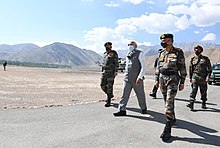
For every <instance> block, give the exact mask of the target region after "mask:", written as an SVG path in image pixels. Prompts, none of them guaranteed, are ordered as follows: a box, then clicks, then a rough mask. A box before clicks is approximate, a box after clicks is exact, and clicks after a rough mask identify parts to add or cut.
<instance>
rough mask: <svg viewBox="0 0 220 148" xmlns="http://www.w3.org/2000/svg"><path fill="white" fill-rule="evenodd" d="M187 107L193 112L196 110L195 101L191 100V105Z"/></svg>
mask: <svg viewBox="0 0 220 148" xmlns="http://www.w3.org/2000/svg"><path fill="white" fill-rule="evenodd" d="M186 106H187V107H189V108H190V110H191V111H193V110H194V100H190V102H189V104H187V105H186Z"/></svg>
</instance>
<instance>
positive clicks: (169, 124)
mask: <svg viewBox="0 0 220 148" xmlns="http://www.w3.org/2000/svg"><path fill="white" fill-rule="evenodd" d="M171 127H172V121H167V123H166V126H165V127H164V130H163V133H162V134H161V135H160V138H161V139H162V140H163V142H167V141H168V140H169V139H170V137H171Z"/></svg>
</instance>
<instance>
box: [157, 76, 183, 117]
mask: <svg viewBox="0 0 220 148" xmlns="http://www.w3.org/2000/svg"><path fill="white" fill-rule="evenodd" d="M159 81H160V90H161V92H162V94H163V98H164V104H165V116H166V119H167V121H172V120H173V119H174V118H175V112H174V99H175V96H176V94H177V90H178V83H179V78H178V76H176V75H172V76H165V75H162V76H160V80H159Z"/></svg>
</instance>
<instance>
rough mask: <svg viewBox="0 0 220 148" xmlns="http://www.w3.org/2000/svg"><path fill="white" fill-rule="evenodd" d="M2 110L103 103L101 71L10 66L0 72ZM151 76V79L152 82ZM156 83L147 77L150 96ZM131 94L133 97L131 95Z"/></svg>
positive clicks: (118, 88)
mask: <svg viewBox="0 0 220 148" xmlns="http://www.w3.org/2000/svg"><path fill="white" fill-rule="evenodd" d="M0 75H1V77H0V108H1V109H2V108H38V107H53V106H69V105H74V104H83V103H92V102H97V101H103V100H105V98H106V95H105V94H104V92H102V90H101V88H100V77H101V73H100V69H99V68H92V69H91V68H89V69H88V68H77V69H49V68H28V67H15V66H8V67H7V71H3V68H2V70H1V71H0ZM149 77H150V78H151V79H149ZM153 83H154V80H153V76H147V79H146V80H145V91H146V93H147V94H148V93H149V92H150V90H151V87H152V85H153ZM122 87H123V73H119V74H118V76H117V77H116V79H115V85H114V95H115V98H114V99H119V98H120V97H121V94H122ZM131 95H134V92H132V94H131Z"/></svg>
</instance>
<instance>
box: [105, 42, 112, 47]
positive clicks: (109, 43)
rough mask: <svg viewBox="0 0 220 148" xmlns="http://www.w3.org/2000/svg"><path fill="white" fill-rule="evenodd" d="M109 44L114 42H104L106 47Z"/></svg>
mask: <svg viewBox="0 0 220 148" xmlns="http://www.w3.org/2000/svg"><path fill="white" fill-rule="evenodd" d="M107 45H112V43H111V42H106V43H105V44H104V46H105V47H106V46H107Z"/></svg>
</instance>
